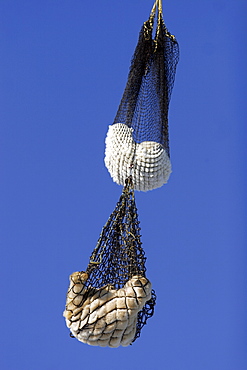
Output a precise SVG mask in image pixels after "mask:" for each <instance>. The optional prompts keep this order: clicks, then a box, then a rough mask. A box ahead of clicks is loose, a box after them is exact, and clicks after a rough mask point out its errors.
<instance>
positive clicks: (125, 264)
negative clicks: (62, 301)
mask: <svg viewBox="0 0 247 370" xmlns="http://www.w3.org/2000/svg"><path fill="white" fill-rule="evenodd" d="M140 236H141V235H140V226H139V221H138V215H137V208H136V204H135V198H134V191H133V188H132V181H131V178H128V179H127V180H126V185H125V187H124V189H123V192H122V195H121V197H120V199H119V201H118V203H117V205H116V208H115V210H114V211H113V213H112V214H111V215H110V217H109V219H108V221H107V223H106V224H105V226H104V228H103V230H102V232H101V235H100V237H99V240H98V243H97V245H96V247H95V249H94V251H93V253H92V255H91V257H90V262H89V264H88V268H87V270H86V274H88V279H87V281H86V282H85V287H88V288H90V289H89V290H88V292H89V294H90V295H92V294H93V293H94V289H95V291H96V289H99V288H101V287H103V286H105V285H109V284H110V285H111V286H112V287H114V288H115V289H120V288H122V287H123V286H124V285H125V284H126V282H127V281H129V280H130V279H131V278H132V277H133V276H135V275H138V276H143V277H146V275H145V273H146V267H145V261H146V257H145V253H144V250H143V249H142V243H141V241H140ZM86 298H87V294H85V297H84V299H86ZM155 300H156V296H155V293H154V291H152V297H151V299H150V300H149V301H147V302H146V304H145V306H144V307H143V308H142V310H141V311H140V312H139V314H138V322H137V327H136V334H135V338H134V340H135V339H136V338H138V337H139V336H140V331H141V329H142V327H143V326H144V325H145V324H146V322H147V319H148V318H149V317H151V316H152V315H153V312H154V306H155Z"/></svg>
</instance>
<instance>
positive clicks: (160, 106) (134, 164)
mask: <svg viewBox="0 0 247 370" xmlns="http://www.w3.org/2000/svg"><path fill="white" fill-rule="evenodd" d="M156 8H157V13H158V17H157V22H156V31H155V36H154V38H153V32H154V19H155V15H156ZM178 58H179V48H178V43H177V41H176V39H175V37H174V36H173V35H171V34H170V33H169V32H168V30H167V28H166V26H165V23H164V20H163V15H162V4H161V0H157V1H156V2H155V4H154V7H153V9H152V12H151V14H150V17H149V19H148V20H147V21H146V22H144V24H143V26H142V28H141V31H140V35H139V40H138V43H137V46H136V49H135V53H134V56H133V59H132V63H131V66H130V71H129V75H128V80H127V84H126V87H125V91H124V93H123V97H122V100H121V102H120V105H119V108H118V111H117V114H116V117H115V119H114V122H113V124H112V125H110V126H109V129H108V132H107V136H106V147H105V165H106V167H107V169H108V171H109V173H110V175H111V177H112V179H113V181H114V182H116V183H117V184H121V185H124V181H125V179H126V178H127V177H128V176H129V175H130V174H131V175H132V177H133V185H134V189H135V190H141V191H147V190H152V189H155V188H158V187H160V186H162V185H163V184H165V183H166V182H167V181H168V179H169V176H170V173H171V162H170V151H169V136H168V107H169V102H170V97H171V92H172V89H173V85H174V79H175V72H176V66H177V63H178Z"/></svg>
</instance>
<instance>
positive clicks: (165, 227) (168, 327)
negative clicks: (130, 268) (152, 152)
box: [0, 0, 247, 370]
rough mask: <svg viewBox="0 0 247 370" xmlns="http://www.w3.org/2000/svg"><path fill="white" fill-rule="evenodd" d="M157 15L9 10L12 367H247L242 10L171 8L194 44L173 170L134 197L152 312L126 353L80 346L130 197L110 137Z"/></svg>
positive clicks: (4, 317)
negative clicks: (118, 207) (74, 297)
mask: <svg viewBox="0 0 247 370" xmlns="http://www.w3.org/2000/svg"><path fill="white" fill-rule="evenodd" d="M152 5H153V4H152V1H148V0H146V1H144V0H132V1H129V0H125V1H115V2H112V1H108V0H104V1H97V0H95V1H93V2H89V1H83V0H70V1H67V0H52V1H51V0H49V1H48V0H43V1H37V0H22V1H21V0H9V1H7V0H2V1H1V2H0V50H1V53H0V54H1V55H0V66H1V67H0V81H1V83H0V106H1V109H0V182H1V184H0V185H1V194H0V202H1V206H0V217H1V240H0V242H1V259H0V261H1V262H0V263H1V269H0V272H1V275H2V276H1V284H2V287H1V295H2V303H1V332H2V335H1V342H2V344H1V348H2V351H3V355H2V356H1V359H0V366H1V369H3V370H19V369H20V370H21V369H35V370H36V369H37V370H39V369H42V370H53V369H59V370H67V369H71V368H77V369H85V368H90V370H96V369H99V368H100V369H102V370H105V369H114V370H115V369H118V370H123V369H142V370H149V369H150V370H152V369H157V370H159V369H167V370H244V369H246V368H247V358H246V345H247V333H246V327H247V325H246V324H247V320H246V309H247V301H246V285H247V284H246V277H247V275H246V229H245V221H246V195H245V188H246V164H245V158H246V143H245V140H246V128H245V124H246V34H247V33H246V31H247V27H246V15H247V12H246V10H247V3H246V2H245V1H243V0H235V1H234V0H225V1H223V0H207V1H206V0H202V1H196V0H188V1H182V0H177V1H168V0H167V1H164V2H163V10H164V19H165V22H166V25H167V27H168V29H169V31H170V32H171V33H172V34H175V35H176V38H177V40H178V42H179V44H180V62H179V65H178V69H177V75H176V80H175V86H174V90H173V94H172V99H171V104H170V111H169V127H170V149H171V160H172V165H173V173H172V175H171V177H170V180H169V182H168V184H167V185H164V186H163V187H162V188H160V189H157V190H154V191H151V192H148V193H137V194H136V202H137V208H138V210H139V219H140V222H141V228H142V241H143V247H144V249H145V252H146V256H147V277H148V278H149V279H150V280H151V281H152V283H153V287H154V289H155V291H156V294H157V297H158V298H157V305H156V310H155V315H154V317H153V318H152V319H150V320H149V322H148V325H147V326H145V327H144V329H143V331H142V334H141V337H140V338H139V339H138V340H137V341H136V342H135V343H134V345H133V346H130V347H128V348H118V349H109V348H95V347H90V346H88V345H85V344H82V343H80V342H78V341H77V340H76V339H71V338H70V337H69V331H68V329H67V328H66V326H65V323H64V319H63V317H62V312H63V310H64V305H65V296H66V291H67V287H68V276H69V275H70V274H71V273H72V272H74V271H78V270H84V269H85V268H86V266H87V264H88V259H89V256H90V254H91V251H92V250H93V248H94V247H95V244H96V242H97V239H98V237H99V234H100V231H101V228H102V227H103V225H104V223H105V222H106V220H107V218H108V216H109V215H110V213H111V212H112V210H113V209H114V207H115V204H116V202H117V200H118V198H119V196H120V194H121V187H120V186H118V185H116V184H114V183H113V182H112V180H111V178H110V176H109V174H108V172H107V170H106V168H105V167H104V162H103V159H104V140H105V135H106V132H107V129H108V125H109V124H111V123H112V122H113V119H114V117H115V114H116V111H117V108H118V104H119V102H120V99H121V96H122V93H123V90H124V87H125V83H126V79H127V74H128V69H129V65H130V60H131V57H132V54H133V52H134V48H135V45H136V42H137V38H138V33H139V30H140V28H141V25H142V23H143V22H144V21H145V20H147V17H148V15H149V12H150V10H151V7H152Z"/></svg>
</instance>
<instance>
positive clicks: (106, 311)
mask: <svg viewBox="0 0 247 370" xmlns="http://www.w3.org/2000/svg"><path fill="white" fill-rule="evenodd" d="M145 261H146V257H145V255H144V251H143V249H142V246H141V241H140V227H139V221H138V216H137V209H136V205H135V199H134V191H133V189H132V181H131V178H128V179H127V180H126V185H125V187H124V189H123V192H122V195H121V197H120V199H119V202H118V203H117V205H116V208H115V210H114V211H113V213H112V214H111V216H110V217H109V219H108V221H107V223H106V225H105V226H104V228H103V230H102V232H101V235H100V238H99V240H98V243H97V245H96V248H95V249H94V251H93V253H92V255H91V257H90V262H89V265H88V267H87V270H86V271H85V272H84V271H81V272H75V273H73V274H72V275H71V276H70V286H69V289H68V293H67V300H66V309H65V311H64V316H65V319H66V324H67V326H68V327H69V329H70V331H71V333H72V335H73V336H74V337H76V338H77V339H78V340H79V341H81V342H84V343H87V344H90V345H94V346H101V347H106V346H108V347H119V346H128V345H130V344H132V343H133V342H134V341H135V340H136V339H137V338H138V337H139V336H140V332H141V330H142V328H143V326H144V325H145V324H146V323H147V319H148V318H150V317H151V316H152V315H153V313H154V306H155V301H156V296H155V292H154V291H153V290H152V287H151V283H150V281H149V280H148V279H147V278H146V268H145Z"/></svg>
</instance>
